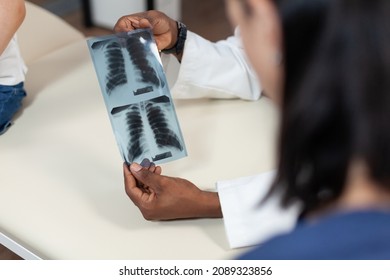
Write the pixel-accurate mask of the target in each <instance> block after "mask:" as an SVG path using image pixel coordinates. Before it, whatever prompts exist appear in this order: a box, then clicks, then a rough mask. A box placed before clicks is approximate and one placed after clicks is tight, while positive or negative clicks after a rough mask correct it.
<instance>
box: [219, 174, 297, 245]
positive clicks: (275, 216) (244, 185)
mask: <svg viewBox="0 0 390 280" xmlns="http://www.w3.org/2000/svg"><path fill="white" fill-rule="evenodd" d="M274 177H275V171H270V172H267V173H263V174H259V175H256V176H251V177H244V178H238V179H235V180H230V181H220V182H217V190H218V194H219V199H220V203H221V208H222V213H223V220H224V224H225V231H226V234H227V238H228V241H229V244H230V247H231V248H238V247H246V246H253V245H257V244H260V243H262V242H264V241H266V240H267V239H269V238H271V237H273V236H275V235H277V234H281V233H285V232H288V231H290V230H291V229H292V228H293V227H294V226H295V224H296V221H297V218H298V215H299V212H300V207H299V205H297V204H295V205H292V206H290V207H288V208H286V209H284V208H282V207H281V205H280V200H281V196H280V194H277V193H275V194H273V195H272V196H271V197H269V198H268V199H266V200H265V201H264V202H262V199H263V198H264V197H265V195H266V194H267V193H268V191H269V189H270V186H271V183H272V181H273V179H274Z"/></svg>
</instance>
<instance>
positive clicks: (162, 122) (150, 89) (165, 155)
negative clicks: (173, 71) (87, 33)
mask: <svg viewBox="0 0 390 280" xmlns="http://www.w3.org/2000/svg"><path fill="white" fill-rule="evenodd" d="M88 45H89V47H90V52H91V55H92V59H93V62H94V66H95V70H96V72H97V76H98V79H99V83H100V87H101V89H102V92H103V97H104V101H105V104H106V107H107V109H108V111H109V113H110V121H111V124H112V127H113V130H114V133H115V137H116V139H117V142H118V146H119V148H120V151H121V153H122V156H123V159H124V160H125V161H126V162H128V163H130V162H134V161H135V162H141V161H142V160H143V159H146V158H147V159H149V160H151V161H154V162H156V163H162V162H167V161H171V160H174V159H179V158H181V157H183V156H186V155H187V152H186V149H185V145H184V141H183V136H182V134H181V131H180V127H179V125H178V121H177V117H176V113H175V109H174V106H173V103H172V102H171V98H170V93H169V88H168V85H167V81H166V78H165V74H164V69H163V68H162V64H161V60H160V57H159V54H158V50H157V46H156V44H155V42H154V39H153V34H152V32H151V30H148V29H144V30H136V31H134V32H129V33H121V34H115V35H109V36H104V37H100V38H92V39H89V40H88Z"/></svg>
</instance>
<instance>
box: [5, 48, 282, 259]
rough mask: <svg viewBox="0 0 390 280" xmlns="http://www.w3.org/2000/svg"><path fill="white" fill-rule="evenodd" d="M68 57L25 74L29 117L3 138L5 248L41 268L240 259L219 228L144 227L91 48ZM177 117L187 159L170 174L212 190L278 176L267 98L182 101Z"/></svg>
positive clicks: (206, 224) (186, 224)
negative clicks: (126, 181)
mask: <svg viewBox="0 0 390 280" xmlns="http://www.w3.org/2000/svg"><path fill="white" fill-rule="evenodd" d="M69 50H70V51H69ZM62 52H63V51H62V50H59V51H57V52H55V53H52V54H50V55H48V56H46V57H45V58H43V59H39V60H36V61H35V62H33V63H32V64H31V65H29V76H28V81H27V89H28V94H29V97H28V99H27V100H26V102H25V105H26V106H25V109H24V111H23V113H22V114H21V115H20V116H19V117H18V119H17V120H16V124H15V125H14V127H12V128H11V129H10V130H9V131H8V132H7V133H6V134H5V135H3V136H1V137H0V168H1V176H0V232H1V233H2V234H3V235H0V242H2V243H7V242H8V241H11V242H8V243H7V244H8V246H11V247H12V248H11V249H14V250H15V251H17V252H18V253H21V254H22V256H24V257H26V258H34V255H31V254H29V252H30V253H33V254H35V255H36V256H38V257H40V258H43V259H227V258H232V257H234V256H235V255H236V254H238V253H239V252H240V250H231V249H229V246H228V243H227V240H226V237H225V232H224V226H223V221H222V220H221V219H200V220H186V221H184V220H183V221H172V222H149V221H146V220H144V219H143V217H142V215H141V214H140V212H139V210H138V208H136V207H135V206H134V205H133V204H132V202H131V201H130V200H129V199H128V197H127V196H126V194H125V192H124V186H123V176H122V160H121V158H120V155H119V151H118V149H117V145H116V142H115V139H114V136H113V133H112V130H111V126H110V124H109V120H108V116H107V114H106V110H105V107H104V103H103V98H102V96H101V93H100V89H99V86H98V82H97V79H96V75H95V72H94V69H93V66H92V63H91V61H90V57H89V53H88V51H87V46H86V43H85V42H78V43H75V44H73V45H72V46H71V47H68V48H67V50H66V53H62ZM38 69H39V71H38ZM42 69H46V70H42ZM176 109H177V114H178V118H179V121H180V123H181V127H182V131H183V134H184V138H185V141H186V145H187V149H188V153H189V156H188V157H187V158H185V159H181V160H178V161H176V162H172V163H169V164H165V165H163V172H164V174H167V175H171V176H180V177H184V178H187V179H189V180H191V181H193V182H194V183H195V184H196V185H198V186H199V187H201V188H203V189H214V185H215V182H216V181H217V180H220V179H231V178H235V177H239V176H247V175H252V174H256V173H259V172H263V171H268V170H270V169H271V168H272V167H273V164H274V162H273V158H274V149H275V127H276V122H277V112H276V110H275V108H274V107H273V106H272V105H271V103H270V101H268V100H267V99H262V100H260V101H258V102H246V101H240V100H234V101H233V100H230V101H229V100H226V101H223V100H219V101H216V100H187V101H183V100H176ZM7 238H9V239H7ZM7 240H8V241H7ZM12 241H13V242H15V243H13V242H12ZM7 244H6V245H7ZM10 244H11V245H10ZM24 249H26V250H27V251H26V250H24ZM18 250H19V251H18Z"/></svg>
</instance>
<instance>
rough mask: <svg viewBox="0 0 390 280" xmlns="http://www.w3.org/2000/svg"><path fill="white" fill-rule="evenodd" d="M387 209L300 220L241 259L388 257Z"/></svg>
mask: <svg viewBox="0 0 390 280" xmlns="http://www.w3.org/2000/svg"><path fill="white" fill-rule="evenodd" d="M388 236H390V212H382V211H356V212H348V213H337V214H333V215H329V216H327V217H325V218H323V219H321V220H318V221H316V222H312V223H301V224H299V225H298V226H297V227H296V229H294V230H293V231H292V232H290V233H287V234H284V235H281V236H278V237H275V238H273V239H271V240H269V241H268V242H266V243H264V244H263V245H260V246H258V247H257V248H255V249H253V250H251V251H250V252H248V253H246V254H244V255H243V256H241V259H273V260H278V259H284V260H291V259H390V239H389V238H388Z"/></svg>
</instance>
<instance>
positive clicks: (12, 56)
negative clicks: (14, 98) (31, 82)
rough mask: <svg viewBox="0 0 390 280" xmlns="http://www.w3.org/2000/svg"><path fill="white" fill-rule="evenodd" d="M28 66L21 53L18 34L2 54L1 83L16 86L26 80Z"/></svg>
mask: <svg viewBox="0 0 390 280" xmlns="http://www.w3.org/2000/svg"><path fill="white" fill-rule="evenodd" d="M26 72H27V67H26V65H25V64H24V61H23V58H22V56H21V54H20V50H19V46H18V42H17V38H16V35H14V37H13V38H12V39H11V41H10V42H9V44H8V46H7V48H6V49H5V50H4V52H3V53H2V54H1V56H0V85H6V86H14V85H17V84H19V83H21V82H24V79H25V74H26Z"/></svg>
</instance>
